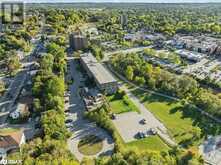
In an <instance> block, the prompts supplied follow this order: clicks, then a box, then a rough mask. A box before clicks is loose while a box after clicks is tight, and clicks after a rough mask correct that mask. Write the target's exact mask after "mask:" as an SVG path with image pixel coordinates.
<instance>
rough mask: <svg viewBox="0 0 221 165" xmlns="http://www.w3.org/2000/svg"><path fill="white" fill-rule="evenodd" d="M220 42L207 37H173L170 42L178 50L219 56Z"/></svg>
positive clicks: (220, 53) (220, 50) (220, 52)
mask: <svg viewBox="0 0 221 165" xmlns="http://www.w3.org/2000/svg"><path fill="white" fill-rule="evenodd" d="M220 43H221V40H219V39H216V38H213V37H207V36H197V37H195V36H178V35H177V36H175V37H174V40H173V42H172V45H174V46H175V47H176V48H178V49H188V50H190V51H195V52H199V53H205V54H208V55H221V44H220Z"/></svg>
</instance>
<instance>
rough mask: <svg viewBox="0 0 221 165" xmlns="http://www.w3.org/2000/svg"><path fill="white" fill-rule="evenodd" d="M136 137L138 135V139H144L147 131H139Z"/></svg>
mask: <svg viewBox="0 0 221 165" xmlns="http://www.w3.org/2000/svg"><path fill="white" fill-rule="evenodd" d="M136 137H137V138H138V139H143V138H145V137H146V135H145V133H143V132H138V133H137V134H136Z"/></svg>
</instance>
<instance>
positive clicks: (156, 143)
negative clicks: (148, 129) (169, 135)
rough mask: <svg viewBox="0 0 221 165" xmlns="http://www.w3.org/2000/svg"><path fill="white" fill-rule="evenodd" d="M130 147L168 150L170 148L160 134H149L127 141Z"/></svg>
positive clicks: (142, 149)
mask: <svg viewBox="0 0 221 165" xmlns="http://www.w3.org/2000/svg"><path fill="white" fill-rule="evenodd" d="M125 146H126V147H127V148H128V149H135V150H136V149H137V150H138V151H141V152H142V151H168V150H169V149H170V148H169V146H167V144H165V143H164V142H163V141H162V140H161V139H160V138H159V137H158V136H149V137H147V138H144V139H140V140H136V141H132V142H129V143H126V144H125Z"/></svg>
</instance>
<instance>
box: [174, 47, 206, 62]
mask: <svg viewBox="0 0 221 165" xmlns="http://www.w3.org/2000/svg"><path fill="white" fill-rule="evenodd" d="M176 53H177V54H179V55H180V57H183V58H186V59H188V60H191V61H194V62H199V61H201V60H202V59H203V58H204V56H205V55H204V54H201V53H198V52H191V51H188V50H177V51H176Z"/></svg>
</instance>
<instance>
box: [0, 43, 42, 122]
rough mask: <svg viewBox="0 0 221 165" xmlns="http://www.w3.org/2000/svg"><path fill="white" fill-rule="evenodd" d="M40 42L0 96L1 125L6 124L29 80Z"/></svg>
mask: <svg viewBox="0 0 221 165" xmlns="http://www.w3.org/2000/svg"><path fill="white" fill-rule="evenodd" d="M38 44H39V43H38V42H37V43H36V45H35V47H34V49H33V50H32V52H31V53H30V54H29V55H28V56H26V57H25V58H24V60H22V61H21V62H22V66H25V69H21V70H20V71H19V72H18V73H17V74H16V76H15V77H14V78H13V80H12V81H11V83H10V85H9V88H8V89H7V91H6V92H5V93H4V95H3V96H2V97H1V98H0V125H2V124H5V122H6V119H7V117H8V115H9V113H10V112H11V111H13V108H14V107H13V106H15V104H16V99H17V97H18V95H19V93H20V91H21V89H22V88H23V85H24V83H25V82H26V80H27V77H28V71H29V69H30V66H31V64H32V63H33V61H34V58H33V54H34V53H36V49H37V50H38Z"/></svg>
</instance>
